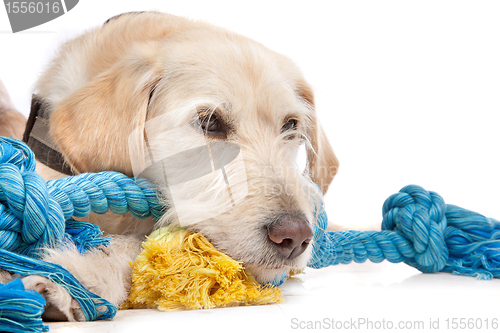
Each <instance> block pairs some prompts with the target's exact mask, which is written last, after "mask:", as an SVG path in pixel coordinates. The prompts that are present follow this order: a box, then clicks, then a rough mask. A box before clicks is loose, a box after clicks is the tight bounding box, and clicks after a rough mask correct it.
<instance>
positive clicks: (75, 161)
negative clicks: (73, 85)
mask: <svg viewBox="0 0 500 333" xmlns="http://www.w3.org/2000/svg"><path fill="white" fill-rule="evenodd" d="M157 53H158V47H156V44H155V43H149V44H140V45H137V47H136V48H134V49H133V50H131V51H130V52H129V53H128V55H127V56H125V57H123V58H122V59H120V60H119V61H117V62H116V63H115V64H113V65H112V66H111V67H110V68H108V69H107V70H105V71H103V72H102V73H101V74H99V75H98V76H96V77H95V78H94V79H92V80H91V81H90V82H89V83H87V84H86V85H85V86H83V87H82V88H80V89H78V90H76V91H75V92H73V93H72V94H71V95H70V96H69V97H67V98H66V99H64V100H63V101H62V102H61V103H59V104H58V105H56V106H55V109H54V111H53V113H52V114H51V115H50V133H51V135H52V136H53V137H54V139H55V141H56V143H57V145H58V146H59V148H60V150H61V152H62V154H63V156H64V157H65V159H66V162H67V163H68V164H69V165H70V166H71V167H72V168H73V169H74V171H76V172H77V173H82V172H98V171H103V170H115V171H119V172H123V173H125V174H127V175H129V176H130V175H131V174H132V168H131V163H130V157H129V152H128V139H129V135H130V134H131V133H132V131H133V130H134V129H136V128H138V127H140V128H143V127H144V123H145V121H146V115H147V109H148V103H149V99H150V96H151V94H152V92H153V90H154V88H155V86H156V84H157V82H158V81H159V79H160V73H161V66H160V65H159V63H158V62H157V60H156V59H159V57H158V56H157ZM98 65H102V64H95V66H98Z"/></svg>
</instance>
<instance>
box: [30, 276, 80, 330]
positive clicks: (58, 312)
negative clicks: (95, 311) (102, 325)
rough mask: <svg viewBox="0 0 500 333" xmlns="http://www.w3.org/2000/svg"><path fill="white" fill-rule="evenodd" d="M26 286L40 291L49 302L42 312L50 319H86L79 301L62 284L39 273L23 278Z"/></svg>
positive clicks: (43, 315) (44, 317) (45, 317)
mask: <svg viewBox="0 0 500 333" xmlns="http://www.w3.org/2000/svg"><path fill="white" fill-rule="evenodd" d="M22 281H23V284H24V287H25V288H26V289H31V290H34V291H36V292H38V293H39V294H40V295H42V296H43V298H45V300H46V301H47V304H46V305H45V311H44V313H43V314H42V318H43V319H44V320H49V321H85V320H86V319H85V315H84V314H83V311H82V309H81V308H80V305H79V304H78V302H77V301H76V300H75V299H73V298H72V297H71V296H70V294H69V293H68V291H67V290H66V289H64V288H63V287H62V286H60V285H58V284H56V283H54V282H52V281H50V280H49V279H47V278H44V277H43V276H39V275H30V276H27V277H25V278H23V279H22Z"/></svg>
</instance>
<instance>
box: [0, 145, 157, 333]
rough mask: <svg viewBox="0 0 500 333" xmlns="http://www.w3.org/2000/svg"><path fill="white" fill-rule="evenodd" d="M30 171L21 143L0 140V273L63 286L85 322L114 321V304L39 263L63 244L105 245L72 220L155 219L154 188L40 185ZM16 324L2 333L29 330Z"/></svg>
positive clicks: (75, 180) (102, 182) (76, 180)
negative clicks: (129, 216)
mask: <svg viewBox="0 0 500 333" xmlns="http://www.w3.org/2000/svg"><path fill="white" fill-rule="evenodd" d="M35 167H36V165H35V158H34V155H33V153H32V152H31V150H30V149H29V148H28V147H27V146H26V145H25V144H24V143H22V142H19V141H17V140H13V139H8V138H0V268H2V269H4V270H6V271H9V272H11V273H16V274H20V275H23V276H24V275H41V276H44V277H46V278H48V279H50V280H52V281H53V282H55V283H58V284H60V285H62V286H63V287H65V288H66V289H67V290H68V292H69V294H70V295H71V296H72V297H73V298H74V299H76V300H77V301H78V303H79V305H80V307H81V309H82V311H83V313H84V315H85V318H86V320H96V319H109V318H113V317H114V315H115V314H116V307H115V306H114V305H113V304H111V303H109V302H108V301H106V300H104V299H103V298H101V297H99V296H98V295H95V294H94V293H92V292H90V291H89V290H87V289H86V288H85V287H84V286H83V285H82V284H81V283H80V282H79V281H78V280H77V279H76V278H75V277H74V276H73V275H72V274H71V273H69V272H68V271H67V270H66V269H64V268H63V267H61V266H59V265H56V264H52V263H47V262H44V261H41V260H39V259H38V258H41V257H42V256H43V251H44V249H45V248H59V247H61V246H63V245H64V244H65V243H67V242H68V241H71V242H72V243H74V244H75V245H76V246H77V248H78V249H79V250H80V251H82V252H84V251H85V250H87V249H90V248H93V247H96V246H98V245H101V244H102V245H107V244H108V243H109V240H107V239H105V238H101V237H100V236H101V232H100V230H99V228H98V227H97V226H95V225H93V224H90V223H86V222H81V221H76V220H74V219H73V217H84V216H87V215H88V214H90V212H91V211H92V212H95V213H98V214H104V213H106V212H107V211H108V209H109V210H111V211H112V212H114V213H116V214H125V213H127V212H130V213H131V214H132V215H133V216H134V217H136V218H147V217H149V216H152V217H153V219H155V220H157V219H158V218H159V217H160V216H161V214H162V213H163V209H164V208H163V207H162V206H160V205H159V203H158V199H157V196H156V188H155V186H154V185H153V184H151V183H150V182H148V181H146V180H144V179H135V180H134V179H130V178H128V177H126V176H125V175H123V174H120V173H117V172H102V173H97V174H90V173H89V174H81V175H78V176H74V177H66V178H63V179H57V180H52V181H48V182H45V181H44V180H43V179H42V178H41V177H40V176H38V175H37V174H36V173H35V172H34V171H35ZM11 304H12V308H10V309H9V311H10V312H9V311H7V310H6V309H4V313H17V314H18V316H19V317H18V319H19V320H18V322H17V324H20V325H21V324H22V323H24V322H23V320H24V319H23V318H24V316H25V314H24V313H23V311H24V310H22V311H19V308H18V305H16V303H15V302H12V303H11ZM23 304H29V300H28V301H26V302H25V303H23ZM98 308H101V309H102V308H104V309H105V310H103V311H100V310H98ZM0 317H2V318H7V317H4V316H3V315H1V314H0ZM17 324H16V325H17ZM31 324H33V323H31ZM31 324H30V325H31ZM16 325H14V326H12V327H7V328H8V330H9V331H12V332H16V331H18V332H25V331H26V330H27V329H28V328H27V327H28V326H29V325H28V324H26V325H28V326H26V325H24V324H22V325H24V326H26V327H24V326H23V327H24V328H22V329H19V330H16V329H15V327H17V326H16ZM33 325H35V324H33ZM7 328H5V329H6V330H7Z"/></svg>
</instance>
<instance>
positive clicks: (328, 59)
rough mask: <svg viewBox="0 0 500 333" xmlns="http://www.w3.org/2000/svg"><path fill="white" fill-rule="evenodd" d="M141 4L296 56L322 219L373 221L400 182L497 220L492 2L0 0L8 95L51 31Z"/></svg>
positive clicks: (25, 80) (497, 73) (48, 50)
mask: <svg viewBox="0 0 500 333" xmlns="http://www.w3.org/2000/svg"><path fill="white" fill-rule="evenodd" d="M149 9H154V10H160V11H166V12H169V13H172V14H176V15H181V16H187V17H190V18H193V19H203V20H206V21H209V22H212V23H215V24H217V25H219V26H222V27H226V28H228V29H231V30H233V31H236V32H238V33H240V34H243V35H246V36H248V37H251V38H253V39H255V40H257V41H259V42H261V43H263V44H264V45H266V46H268V47H269V48H271V49H273V50H275V51H278V52H280V53H283V54H285V55H287V56H289V57H290V58H292V59H293V60H294V61H295V62H296V63H297V64H298V66H299V67H300V68H301V69H302V71H303V73H304V76H305V77H306V79H307V80H308V81H309V83H310V84H311V85H312V86H313V88H314V91H315V93H316V101H317V102H316V105H317V111H318V112H319V116H320V119H321V121H322V123H323V126H324V127H325V128H326V130H327V134H328V137H329V139H330V141H331V143H332V145H333V147H334V149H335V151H336V153H337V156H338V157H339V159H340V162H341V167H340V172H339V174H338V176H337V177H336V179H335V180H334V182H333V183H332V186H331V189H330V191H329V193H328V194H327V196H326V207H327V212H328V214H329V218H330V221H332V222H333V223H337V224H343V225H349V226H351V227H352V228H358V227H360V226H367V225H377V224H378V223H379V221H380V220H381V206H382V203H383V200H384V199H385V198H386V197H387V196H389V195H390V194H392V193H394V192H396V191H398V190H399V189H400V188H401V187H403V186H404V185H407V184H410V183H413V184H419V185H421V186H423V187H425V188H426V189H429V190H434V191H436V192H438V193H440V194H441V195H442V196H443V197H444V199H445V201H446V202H449V203H454V204H457V205H459V206H463V207H465V208H469V209H471V210H475V211H478V212H481V213H483V214H484V215H487V216H492V217H495V216H496V217H499V218H500V191H499V190H498V189H499V188H500V176H499V172H498V171H499V168H500V156H499V143H500V134H499V131H498V127H499V122H500V117H499V116H500V94H499V92H500V19H499V18H500V2H498V1H308V2H306V1H269V0H268V1H244V2H243V1H187V0H177V1H148V0H142V1H139V0H135V1H102V0H81V1H80V3H79V4H78V5H77V6H76V7H75V8H74V9H73V10H72V11H70V12H68V13H67V14H65V15H64V16H62V17H60V18H57V19H55V20H54V21H52V22H48V23H46V24H44V25H42V26H39V27H36V28H33V29H30V30H29V31H27V32H23V33H17V34H12V33H10V32H9V31H10V26H9V24H8V21H7V15H6V13H5V11H4V10H3V8H2V9H0V31H1V33H0V49H1V52H0V60H1V61H0V79H2V80H3V81H4V83H5V85H6V86H7V88H8V89H9V91H10V93H11V95H12V97H13V99H14V102H15V104H16V107H17V108H18V109H19V110H21V111H22V112H23V113H25V114H27V113H28V109H29V99H30V94H31V86H32V84H33V82H34V81H35V78H36V76H37V74H38V73H40V71H41V70H42V68H43V65H44V64H45V63H46V62H47V61H48V59H49V58H50V57H51V56H52V55H53V54H54V50H55V47H56V46H57V45H58V43H60V42H61V41H62V40H64V39H66V38H68V37H70V36H73V35H75V34H76V33H78V32H80V31H82V30H83V29H86V28H89V27H92V26H95V25H99V24H102V23H103V22H104V21H105V20H106V19H108V18H109V17H111V16H113V15H116V14H119V13H122V12H127V11H134V10H149ZM370 267H372V266H370ZM495 286H496V287H498V284H495ZM498 296H499V295H498V293H497V294H496V301H495V303H497V301H498Z"/></svg>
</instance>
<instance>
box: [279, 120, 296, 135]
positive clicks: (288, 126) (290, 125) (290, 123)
mask: <svg viewBox="0 0 500 333" xmlns="http://www.w3.org/2000/svg"><path fill="white" fill-rule="evenodd" d="M296 129H297V119H294V118H290V119H288V120H287V121H286V123H284V124H283V126H282V127H281V133H285V132H288V131H295V130H296ZM294 138H295V134H290V135H287V136H286V137H285V139H286V140H292V139H294Z"/></svg>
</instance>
